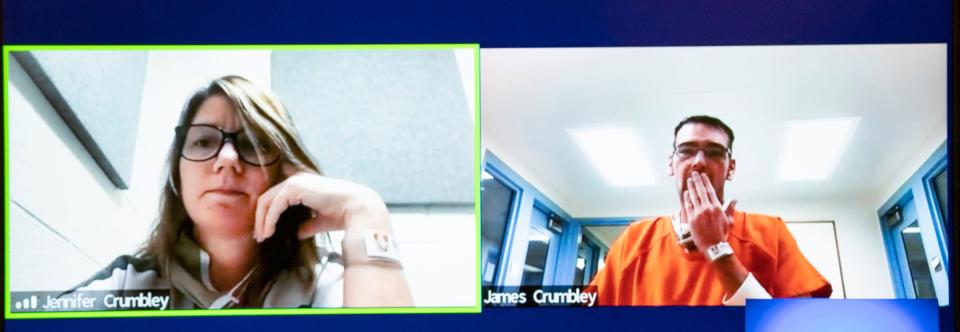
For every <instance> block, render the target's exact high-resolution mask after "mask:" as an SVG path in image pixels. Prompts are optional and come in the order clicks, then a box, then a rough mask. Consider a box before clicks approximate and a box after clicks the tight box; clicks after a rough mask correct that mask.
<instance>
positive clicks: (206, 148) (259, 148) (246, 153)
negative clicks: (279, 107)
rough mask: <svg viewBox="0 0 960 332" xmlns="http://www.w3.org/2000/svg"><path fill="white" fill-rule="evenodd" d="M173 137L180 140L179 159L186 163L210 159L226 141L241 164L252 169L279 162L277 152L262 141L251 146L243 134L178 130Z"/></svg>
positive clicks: (212, 129) (213, 128)
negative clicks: (229, 142)
mask: <svg viewBox="0 0 960 332" xmlns="http://www.w3.org/2000/svg"><path fill="white" fill-rule="evenodd" d="M176 131H177V137H178V138H179V139H180V140H181V142H182V145H181V148H180V156H182V157H183V158H184V159H186V160H190V161H207V160H210V159H213V157H216V156H217V155H218V154H220V150H222V149H223V146H224V145H226V144H227V140H230V141H232V142H233V148H234V149H235V150H236V151H237V155H238V156H239V157H240V160H242V161H243V162H245V163H247V164H250V165H254V166H268V165H271V164H273V163H275V162H277V160H280V151H279V149H277V148H275V147H273V146H270V145H264V143H265V140H263V139H258V140H257V141H258V143H260V144H254V143H253V141H251V140H250V137H248V136H247V134H246V133H244V132H243V131H238V132H235V133H228V132H225V131H223V130H220V128H217V127H216V126H212V125H202V124H201V125H190V126H187V127H183V126H178V127H177V129H176Z"/></svg>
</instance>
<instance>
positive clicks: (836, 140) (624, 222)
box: [480, 44, 950, 307]
mask: <svg viewBox="0 0 960 332" xmlns="http://www.w3.org/2000/svg"><path fill="white" fill-rule="evenodd" d="M946 59H947V48H946V45H945V44H895V45H894V44H890V45H822V46H735V47H637V48H634V47H623V48H528V49H522V48H514V49H482V50H481V91H482V105H483V109H482V116H481V119H482V122H481V135H482V136H481V137H482V145H483V146H482V149H483V152H484V155H483V165H482V167H483V172H482V176H481V195H482V198H481V205H482V211H481V212H482V217H481V218H482V243H481V257H480V261H481V267H480V268H481V280H482V286H483V292H482V294H481V298H482V300H483V303H484V306H520V307H522V306H587V307H589V306H610V305H630V306H661V305H682V306H699V305H707V306H720V305H743V304H744V302H745V300H746V299H756V298H793V297H814V298H936V299H938V301H939V303H940V305H941V306H944V305H947V304H948V301H949V299H948V298H949V284H948V278H947V274H946V270H947V269H946V267H947V266H949V265H948V259H949V257H948V256H947V235H946V234H947V231H946V229H947V227H949V224H950V221H949V219H948V218H947V217H946V211H948V209H947V207H946V204H947V203H946V202H949V199H948V197H946V195H947V191H946V190H943V189H942V188H946V179H947V172H948V169H949V168H948V167H947V166H948V165H947V160H948V157H947V154H946V140H947V125H946V118H947V116H946V113H947V77H946V70H945V69H946V66H947V60H946Z"/></svg>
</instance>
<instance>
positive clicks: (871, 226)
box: [737, 198, 894, 299]
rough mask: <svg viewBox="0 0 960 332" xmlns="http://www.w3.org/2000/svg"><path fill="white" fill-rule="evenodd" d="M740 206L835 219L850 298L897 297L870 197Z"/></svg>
mask: <svg viewBox="0 0 960 332" xmlns="http://www.w3.org/2000/svg"><path fill="white" fill-rule="evenodd" d="M737 207H738V209H742V210H744V211H750V212H756V213H763V214H769V215H776V216H780V217H781V218H783V220H784V221H788V222H790V221H831V220H832V221H834V223H835V224H836V230H837V245H838V246H839V249H840V264H841V267H842V271H843V279H844V282H843V283H844V286H845V288H846V292H847V298H851V299H863V298H893V297H894V292H893V286H892V282H891V280H890V269H889V266H888V265H887V258H886V251H885V250H884V248H883V237H882V235H881V234H880V223H879V221H878V220H877V216H876V209H877V207H876V206H874V204H873V203H872V202H870V200H869V199H868V198H839V199H838V198H824V199H822V200H819V201H810V202H742V203H740V204H738V206H737Z"/></svg>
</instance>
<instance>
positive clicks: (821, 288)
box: [590, 211, 833, 306]
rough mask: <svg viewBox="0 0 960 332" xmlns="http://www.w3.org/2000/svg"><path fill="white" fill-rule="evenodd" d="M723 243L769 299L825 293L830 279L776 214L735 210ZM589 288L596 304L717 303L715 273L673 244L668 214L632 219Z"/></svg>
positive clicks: (722, 292)
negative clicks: (758, 283)
mask: <svg viewBox="0 0 960 332" xmlns="http://www.w3.org/2000/svg"><path fill="white" fill-rule="evenodd" d="M727 242H728V243H730V247H732V248H733V252H734V255H736V256H737V258H739V259H740V262H741V263H743V265H744V267H746V269H747V271H748V272H750V273H752V274H753V276H754V278H756V279H757V281H759V282H760V284H761V285H763V287H764V289H765V290H766V291H767V293H769V294H770V296H772V297H774V298H783V297H796V296H801V295H807V294H809V295H810V296H812V297H830V294H831V293H832V292H833V289H832V288H831V286H830V283H829V282H827V280H826V279H825V278H824V277H823V276H822V275H820V273H819V272H817V270H816V269H814V267H813V266H812V265H810V262H808V261H807V259H806V258H805V257H803V254H801V253H800V249H799V248H798V247H797V243H796V241H795V240H794V239H793V236H792V235H790V232H789V231H788V230H787V227H786V225H785V224H784V223H783V220H781V219H780V218H778V217H772V216H765V215H760V214H752V213H745V212H740V211H737V212H736V213H735V215H734V222H733V227H732V229H731V230H730V234H729V237H728V239H727ZM590 288H591V289H593V290H596V291H597V302H598V304H599V305H653V306H656V305H722V304H723V299H724V295H726V296H727V297H729V296H730V295H732V294H725V293H726V292H725V290H724V288H723V284H722V283H721V282H720V276H719V272H718V271H716V269H715V268H714V267H713V266H711V263H710V261H709V260H707V259H706V257H704V256H703V255H702V254H699V253H694V252H692V253H686V252H684V250H683V248H681V247H680V246H679V245H678V244H677V236H676V234H675V232H674V230H673V224H672V219H671V218H670V217H658V218H655V219H644V220H642V221H640V222H634V223H632V224H631V225H630V226H629V227H627V229H626V230H625V231H624V233H623V235H621V236H620V238H619V239H617V241H616V242H615V243H614V244H613V246H612V247H611V248H610V251H609V252H608V253H607V258H606V262H605V264H604V267H603V269H602V270H600V271H599V272H598V273H597V275H596V277H595V278H594V279H593V281H592V282H591V283H590Z"/></svg>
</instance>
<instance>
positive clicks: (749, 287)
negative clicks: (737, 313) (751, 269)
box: [723, 273, 771, 306]
mask: <svg viewBox="0 0 960 332" xmlns="http://www.w3.org/2000/svg"><path fill="white" fill-rule="evenodd" d="M770 298H771V297H770V293H767V290H766V289H764V288H763V285H760V282H759V281H757V279H756V278H754V277H753V273H747V279H744V280H743V283H742V284H740V288H738V289H737V292H736V293H733V296H730V298H727V296H726V294H724V296H723V305H726V306H735V305H739V306H742V305H746V304H747V299H770Z"/></svg>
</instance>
